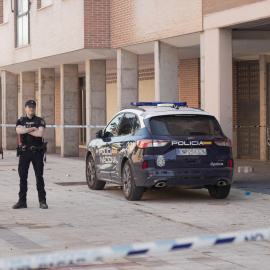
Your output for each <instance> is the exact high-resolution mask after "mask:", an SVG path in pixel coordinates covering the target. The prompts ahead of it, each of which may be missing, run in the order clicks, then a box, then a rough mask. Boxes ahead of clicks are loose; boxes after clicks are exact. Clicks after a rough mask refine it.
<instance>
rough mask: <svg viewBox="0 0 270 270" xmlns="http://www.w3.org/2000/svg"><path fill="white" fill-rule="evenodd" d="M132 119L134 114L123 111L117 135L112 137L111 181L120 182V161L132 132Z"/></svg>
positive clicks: (124, 154)
mask: <svg viewBox="0 0 270 270" xmlns="http://www.w3.org/2000/svg"><path fill="white" fill-rule="evenodd" d="M134 119H135V114H133V113H125V115H124V116H123V118H122V120H121V123H120V126H119V130H118V136H116V137H113V138H112V142H111V147H112V153H113V155H115V157H116V159H114V161H115V163H113V164H112V166H111V168H112V170H111V179H112V181H113V182H116V183H119V184H121V163H122V159H123V157H124V156H126V152H127V149H128V143H129V141H130V139H129V138H130V137H132V135H131V134H132V133H133V132H134Z"/></svg>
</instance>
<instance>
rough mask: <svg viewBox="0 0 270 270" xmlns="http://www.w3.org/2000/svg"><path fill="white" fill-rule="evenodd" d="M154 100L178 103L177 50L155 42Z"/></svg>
mask: <svg viewBox="0 0 270 270" xmlns="http://www.w3.org/2000/svg"><path fill="white" fill-rule="evenodd" d="M154 51H155V99H156V101H176V102H178V101H179V78H178V72H179V59H178V48H177V47H174V46H171V45H168V44H166V43H163V42H161V41H155V44H154Z"/></svg>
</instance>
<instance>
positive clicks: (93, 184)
mask: <svg viewBox="0 0 270 270" xmlns="http://www.w3.org/2000/svg"><path fill="white" fill-rule="evenodd" d="M86 183H87V185H88V187H89V188H90V189H93V190H101V189H103V188H104V186H105V185H106V182H104V181H101V180H98V178H97V174H96V167H95V161H94V159H93V157H92V156H91V155H90V156H89V157H88V158H87V160H86Z"/></svg>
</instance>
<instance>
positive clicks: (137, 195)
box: [122, 161, 144, 201]
mask: <svg viewBox="0 0 270 270" xmlns="http://www.w3.org/2000/svg"><path fill="white" fill-rule="evenodd" d="M122 181H123V186H122V188H123V193H124V196H125V198H126V199H127V200H129V201H139V200H140V199H141V198H142V196H143V192H144V188H143V187H137V186H136V184H135V180H134V175H133V171H132V168H131V164H130V162H129V161H126V163H125V164H124V167H123V171H122Z"/></svg>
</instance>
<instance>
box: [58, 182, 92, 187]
mask: <svg viewBox="0 0 270 270" xmlns="http://www.w3.org/2000/svg"><path fill="white" fill-rule="evenodd" d="M55 184H56V185H60V186H82V185H87V183H86V182H60V183H55Z"/></svg>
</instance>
